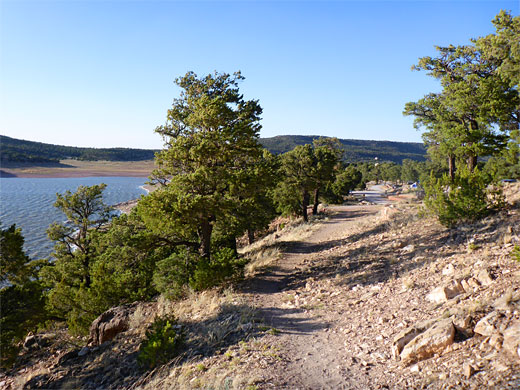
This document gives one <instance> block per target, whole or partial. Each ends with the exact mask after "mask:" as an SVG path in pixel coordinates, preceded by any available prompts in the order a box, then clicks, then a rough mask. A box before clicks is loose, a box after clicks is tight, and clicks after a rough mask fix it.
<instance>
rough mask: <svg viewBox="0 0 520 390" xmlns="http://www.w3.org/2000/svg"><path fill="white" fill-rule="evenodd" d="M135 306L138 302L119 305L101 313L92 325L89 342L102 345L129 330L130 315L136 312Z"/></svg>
mask: <svg viewBox="0 0 520 390" xmlns="http://www.w3.org/2000/svg"><path fill="white" fill-rule="evenodd" d="M135 307H136V304H131V305H124V306H117V307H113V308H111V309H109V310H107V311H106V312H104V313H103V314H101V315H100V316H99V317H98V318H96V319H95V320H94V321H93V322H92V325H90V336H89V340H88V344H89V345H101V344H103V343H104V342H105V341H109V340H112V339H113V338H114V337H115V336H116V335H118V334H119V333H121V332H124V331H126V330H128V328H129V323H130V315H131V314H132V313H133V312H134V310H135Z"/></svg>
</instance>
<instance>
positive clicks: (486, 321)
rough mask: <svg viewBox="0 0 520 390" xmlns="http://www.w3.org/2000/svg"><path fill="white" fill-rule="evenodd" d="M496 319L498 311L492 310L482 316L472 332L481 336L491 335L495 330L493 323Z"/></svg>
mask: <svg viewBox="0 0 520 390" xmlns="http://www.w3.org/2000/svg"><path fill="white" fill-rule="evenodd" d="M497 320H498V312H496V311H492V312H491V313H489V314H488V315H487V316H485V317H484V318H482V319H481V320H480V321H479V322H477V324H476V325H475V328H474V329H473V332H475V333H477V334H479V335H482V336H491V335H492V334H493V333H495V332H496V331H497V329H496V328H495V324H496V323H497Z"/></svg>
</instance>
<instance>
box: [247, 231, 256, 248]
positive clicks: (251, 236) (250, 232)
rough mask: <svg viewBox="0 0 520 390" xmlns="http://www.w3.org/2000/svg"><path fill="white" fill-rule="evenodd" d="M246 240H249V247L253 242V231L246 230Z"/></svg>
mask: <svg viewBox="0 0 520 390" xmlns="http://www.w3.org/2000/svg"><path fill="white" fill-rule="evenodd" d="M247 239H248V240H249V245H251V244H252V243H253V242H255V231H254V230H252V229H247Z"/></svg>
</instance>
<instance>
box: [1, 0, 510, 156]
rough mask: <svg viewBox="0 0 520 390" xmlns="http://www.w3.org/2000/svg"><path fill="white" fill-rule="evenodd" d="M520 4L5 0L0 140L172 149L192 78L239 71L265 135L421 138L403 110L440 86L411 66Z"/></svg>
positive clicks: (481, 31) (483, 30) (480, 31)
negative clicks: (182, 89)
mask: <svg viewBox="0 0 520 390" xmlns="http://www.w3.org/2000/svg"><path fill="white" fill-rule="evenodd" d="M500 9H506V10H510V11H512V13H513V15H518V14H519V9H520V1H518V0H515V1H500V0H495V1H479V0H473V1H419V0H417V1H332V2H327V1H301V2H299V1H285V2H282V1H225V2H220V1H205V2H203V1H191V2H180V1H94V0H91V1H85V2H83V1H74V0H72V1H24V0H16V1H10V0H3V1H0V65H1V67H0V89H1V92H0V93H1V100H0V102H1V106H0V133H1V134H3V135H8V136H12V137H16V138H23V139H28V140H34V141H40V142H49V143H56V144H65V145H75V146H94V147H114V146H123V147H140V148H160V147H161V146H162V140H161V138H160V137H159V136H158V135H157V134H155V133H154V132H153V130H154V128H155V127H156V126H158V125H161V124H163V123H164V122H165V119H166V111H167V109H168V108H169V107H170V106H171V103H172V100H173V98H175V97H177V96H178V94H179V90H178V88H177V87H176V86H175V85H174V83H173V80H174V79H175V78H176V77H178V76H181V75H183V74H185V73H186V72H187V71H190V70H192V71H195V72H196V73H197V74H199V75H205V74H207V73H209V72H213V71H215V70H216V71H219V72H228V73H231V72H234V71H236V70H241V71H242V74H243V75H244V76H245V77H246V80H245V81H244V82H243V83H242V84H241V90H242V91H243V92H244V94H245V96H246V98H250V99H259V101H260V104H261V106H262V107H263V109H264V112H263V115H262V118H263V120H262V125H263V129H262V131H261V134H260V135H261V136H262V137H271V136H275V135H282V134H307V135H310V134H312V135H326V136H335V137H338V138H350V139H375V140H392V141H410V142H420V141H421V137H420V132H418V131H416V130H415V129H414V128H413V126H412V119H411V118H405V117H403V116H402V110H403V107H404V104H405V103H406V102H408V101H414V100H417V99H419V98H421V97H422V96H423V95H425V94H426V93H428V92H431V91H434V90H437V89H438V85H437V83H436V82H435V81H434V80H430V79H429V78H428V77H427V76H426V75H425V74H424V73H420V72H412V71H411V70H410V67H411V66H412V65H413V64H414V63H416V62H417V59H418V58H419V57H423V56H427V55H435V50H434V46H435V45H441V46H442V45H448V44H450V43H452V44H465V43H468V42H469V39H470V38H472V37H478V36H482V35H487V34H489V33H491V32H493V26H492V24H491V20H492V19H493V17H494V16H495V15H496V14H497V13H498V12H499V11H500Z"/></svg>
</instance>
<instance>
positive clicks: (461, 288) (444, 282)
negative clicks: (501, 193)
mask: <svg viewBox="0 0 520 390" xmlns="http://www.w3.org/2000/svg"><path fill="white" fill-rule="evenodd" d="M508 193H509V195H510V196H509V201H510V202H511V207H510V208H509V209H508V210H506V211H503V212H501V213H500V214H497V215H494V216H491V217H488V218H486V219H484V220H483V221H480V222H478V223H475V224H471V225H463V226H459V227H458V228H456V229H446V228H444V227H442V226H440V225H439V224H438V223H436V222H435V221H433V220H431V219H428V218H424V217H421V216H420V213H419V209H420V206H419V205H418V204H415V203H413V202H410V201H409V200H407V201H406V202H393V203H392V204H389V205H358V206H338V207H327V209H328V212H329V213H330V214H329V217H328V218H327V219H325V220H322V221H320V222H318V223H316V224H314V225H308V226H307V227H306V228H305V229H303V230H304V231H303V232H300V234H299V235H298V234H293V235H288V234H284V233H283V231H281V232H277V233H274V234H273V235H272V236H271V237H269V238H268V239H265V240H264V245H263V246H258V248H261V251H263V253H269V254H270V255H271V260H270V261H267V260H264V263H263V265H264V266H263V267H262V268H259V269H258V270H256V272H254V273H253V275H252V276H250V277H248V278H247V279H245V280H244V281H242V282H239V283H235V284H234V285H233V286H232V288H230V287H228V288H227V289H225V290H224V291H209V292H205V293H202V294H198V295H196V296H191V297H189V298H187V299H186V300H185V301H183V302H177V303H170V302H167V301H164V300H159V301H157V302H150V303H146V304H144V303H140V304H139V303H137V304H134V305H129V306H127V307H123V308H120V309H118V310H119V311H117V312H116V313H114V314H113V315H111V316H109V317H110V318H111V319H112V320H111V321H112V324H119V325H121V324H122V326H121V328H120V329H119V330H118V331H119V332H121V333H119V334H118V335H117V336H116V337H115V338H114V339H111V340H108V341H104V339H101V340H97V341H95V340H92V339H91V340H90V345H89V346H87V347H84V346H83V345H84V344H80V342H81V341H82V340H77V342H76V344H77V346H71V344H70V342H71V340H68V341H66V342H65V341H63V342H61V344H60V343H58V342H57V341H56V340H58V339H60V337H58V336H59V334H54V335H51V336H52V337H51V336H33V339H31V338H30V339H29V340H28V342H27V343H26V344H27V346H26V349H27V350H28V352H27V353H26V357H25V361H24V362H25V363H24V365H23V366H22V367H23V368H19V369H17V370H15V371H13V372H12V373H10V374H9V375H7V376H3V377H0V387H4V388H7V389H12V388H24V389H32V388H40V389H42V388H100V389H104V388H121V389H122V388H124V389H172V388H176V389H196V388H200V389H233V388H235V389H249V390H254V389H518V388H520V289H519V284H520V262H518V261H515V260H514V259H513V258H512V256H511V251H512V249H513V247H514V245H515V244H520V238H519V237H520V207H519V201H520V199H519V198H520V195H519V194H520V187H519V186H518V185H512V186H510V187H509V189H508ZM284 230H287V228H286V229H284ZM258 245H260V244H258ZM258 251H260V249H258V250H257V252H258ZM251 253H252V252H251ZM164 313H174V314H175V316H176V317H177V318H178V319H179V323H181V324H182V325H183V327H185V329H186V330H187V333H188V334H189V337H188V340H187V348H186V350H187V352H186V353H185V354H183V355H181V356H180V357H178V358H177V359H175V360H173V361H172V362H170V363H169V364H167V365H165V366H162V367H159V368H157V369H155V370H152V371H143V370H141V369H140V368H139V366H138V365H137V361H136V354H137V350H138V347H139V344H140V341H141V340H142V339H143V337H144V330H145V329H146V325H147V324H149V323H150V322H151V321H152V319H153V318H154V316H155V315H157V314H164ZM114 319H115V320H114ZM114 327H116V326H115V325H114ZM108 328H109V327H108V326H107V327H106V329H105V330H106V331H107V332H108V330H109V329H108ZM46 337H47V338H50V339H49V340H47V339H46ZM96 337H97V336H96ZM62 340H65V338H62Z"/></svg>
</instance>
